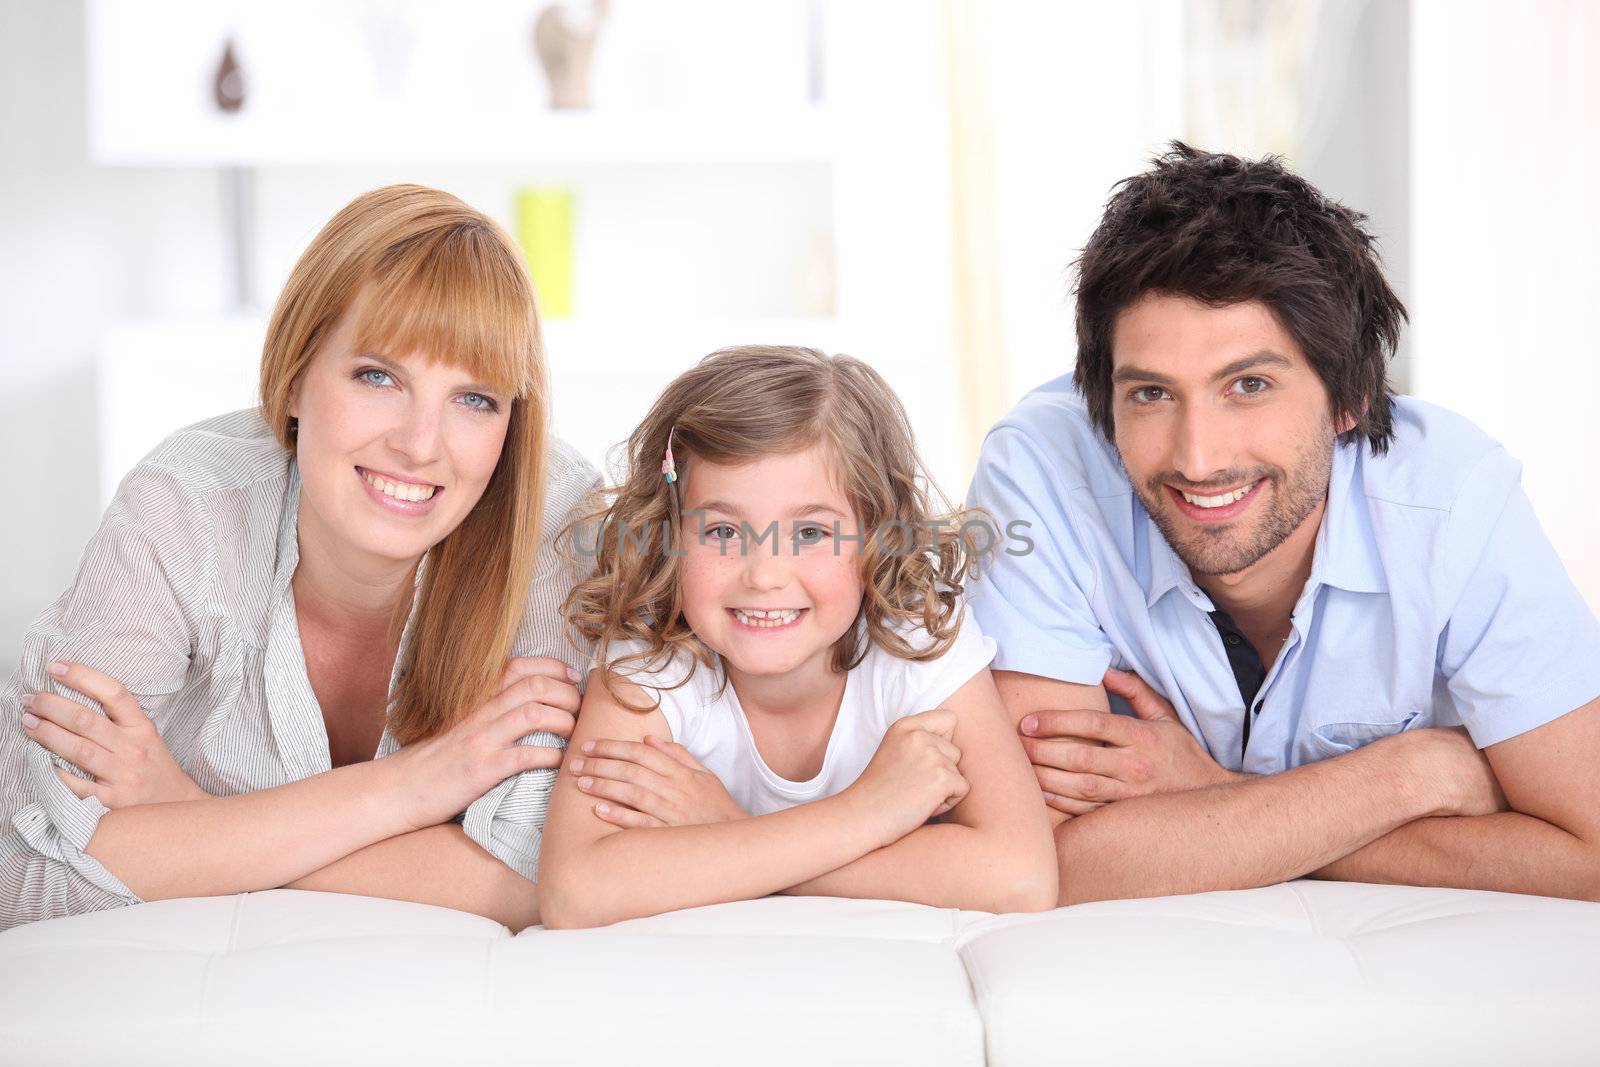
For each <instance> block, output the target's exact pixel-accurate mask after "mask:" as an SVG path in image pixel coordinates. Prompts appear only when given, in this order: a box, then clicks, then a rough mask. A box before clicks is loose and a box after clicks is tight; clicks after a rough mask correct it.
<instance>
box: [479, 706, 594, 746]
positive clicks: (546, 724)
mask: <svg viewBox="0 0 1600 1067" xmlns="http://www.w3.org/2000/svg"><path fill="white" fill-rule="evenodd" d="M577 725H578V717H577V716H576V715H574V714H573V713H572V712H570V711H567V710H566V709H565V708H553V707H551V706H549V705H548V704H539V703H535V702H531V701H530V702H528V703H525V704H519V705H517V706H516V707H514V708H512V709H511V710H510V711H508V712H506V713H505V714H504V715H502V716H501V717H500V719H499V720H498V721H497V722H496V723H495V724H494V731H495V732H494V735H493V736H494V737H495V738H497V739H499V740H500V742H501V743H504V744H510V743H512V742H514V741H517V740H519V739H521V738H524V737H527V736H528V735H529V734H531V733H535V732H538V731H541V730H542V731H544V732H545V733H551V734H555V735H556V736H557V737H563V738H565V737H571V736H572V731H573V730H574V729H576V728H577Z"/></svg>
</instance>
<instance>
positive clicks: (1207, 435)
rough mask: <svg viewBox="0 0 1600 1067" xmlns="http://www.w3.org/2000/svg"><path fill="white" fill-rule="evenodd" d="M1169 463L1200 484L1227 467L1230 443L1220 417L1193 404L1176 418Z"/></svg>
mask: <svg viewBox="0 0 1600 1067" xmlns="http://www.w3.org/2000/svg"><path fill="white" fill-rule="evenodd" d="M1175 432H1176V438H1175V440H1174V441H1173V451H1172V465H1173V467H1174V469H1175V470H1176V471H1177V472H1178V474H1179V476H1181V477H1182V478H1183V479H1184V480H1185V481H1187V482H1189V483H1190V484H1192V485H1202V484H1204V483H1205V482H1206V481H1208V480H1209V479H1211V478H1213V477H1215V476H1216V475H1217V474H1219V473H1220V472H1222V471H1225V470H1227V469H1228V463H1229V458H1230V455H1231V447H1232V446H1231V445H1230V444H1229V441H1228V428H1227V427H1226V426H1225V425H1224V424H1223V420H1221V419H1218V418H1217V417H1216V416H1215V415H1214V414H1213V413H1211V412H1208V411H1206V410H1204V409H1203V408H1201V407H1198V406H1196V405H1190V406H1189V407H1187V408H1185V409H1184V411H1183V414H1182V415H1181V416H1180V417H1179V419H1178V424H1177V428H1176V431H1175Z"/></svg>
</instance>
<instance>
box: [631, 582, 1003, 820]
mask: <svg viewBox="0 0 1600 1067" xmlns="http://www.w3.org/2000/svg"><path fill="white" fill-rule="evenodd" d="M899 632H900V633H901V634H902V635H904V636H906V638H907V640H908V642H909V643H910V644H911V645H912V647H914V648H923V647H926V646H927V645H928V644H929V643H930V642H929V639H928V634H927V631H926V630H925V629H923V628H922V627H921V626H911V627H902V628H901V629H900V631H899ZM613 647H614V650H615V651H614V652H613V658H615V657H619V656H622V655H626V654H629V653H632V652H639V651H643V646H641V645H636V644H632V643H623V644H618V645H616V646H613ZM994 654H995V643H994V641H992V640H991V639H989V638H987V637H985V636H983V632H982V631H981V630H979V629H978V624H977V622H976V621H975V620H974V619H973V617H972V613H971V612H970V611H969V612H967V613H966V617H965V618H964V619H963V620H962V624H961V628H960V630H959V631H958V632H957V635H956V640H955V643H954V644H952V645H951V647H950V648H949V650H947V651H946V652H945V654H944V655H942V656H940V657H939V658H938V659H935V660H926V661H922V662H918V661H915V660H908V659H900V658H899V657H897V656H895V655H893V654H892V653H890V652H888V651H887V650H885V649H883V648H880V647H879V646H877V645H873V646H871V647H870V648H869V649H868V650H867V654H866V655H865V656H864V657H863V658H862V660H861V662H860V663H859V664H858V665H857V666H856V668H855V670H853V671H851V672H850V673H849V675H848V676H847V677H846V678H845V686H844V698H843V700H842V701H841V702H840V705H839V717H838V718H837V719H836V720H835V721H834V724H833V733H832V735H831V736H830V737H829V738H828V748H827V754H826V755H825V756H824V757H823V760H822V770H821V771H819V772H818V773H817V776H816V777H815V778H812V779H811V780H809V781H805V782H792V781H790V780H789V779H787V778H784V777H782V776H780V775H779V774H778V773H777V772H775V771H774V770H772V768H770V767H768V766H767V764H766V761H765V760H763V759H762V758H761V754H760V752H758V751H757V750H756V744H755V739H754V738H753V737H752V736H751V734H750V724H749V723H748V722H747V721H746V720H745V716H744V709H743V708H742V707H741V706H740V704H739V696H738V694H737V693H735V692H734V691H733V686H732V684H729V685H727V686H725V687H722V691H721V692H720V693H718V692H717V690H718V687H719V686H720V685H721V681H722V675H721V671H720V670H716V669H709V668H707V667H704V666H701V665H697V664H696V665H695V670H694V673H693V675H692V676H691V677H690V678H689V681H688V682H687V683H686V684H685V685H683V686H681V687H679V688H677V689H662V688H659V687H660V686H666V685H671V684H672V683H674V682H676V681H678V680H679V679H680V678H682V677H683V671H684V667H685V666H686V665H689V664H693V662H694V661H693V659H692V657H689V656H688V655H686V654H680V655H678V656H677V657H676V658H675V659H674V661H673V662H672V663H669V664H667V665H666V666H665V667H663V668H662V669H661V670H658V671H653V672H647V671H629V670H627V669H623V670H621V671H620V672H619V673H621V674H622V675H623V676H625V677H628V678H629V679H630V680H632V681H633V682H635V683H636V684H638V685H640V686H643V687H645V688H646V689H647V691H649V693H650V695H651V696H652V697H659V698H660V701H661V713H662V714H663V715H665V716H666V719H667V725H668V726H669V727H670V728H671V729H672V739H673V740H674V741H676V742H678V743H679V744H680V745H682V746H683V747H685V748H687V749H688V750H689V752H690V754H691V755H693V756H694V758H695V759H697V760H699V761H700V762H701V763H702V764H703V765H704V766H705V768H706V769H707V770H709V771H711V772H712V773H713V774H715V775H716V776H717V777H718V778H719V779H721V780H722V784H723V785H724V786H726V787H727V790H728V792H729V793H730V794H731V795H732V796H733V799H734V800H737V801H738V802H739V806H740V807H742V808H744V810H745V811H747V812H749V813H750V814H751V815H766V814H768V813H770V812H774V811H781V810H783V809H785V808H790V807H793V806H794V805H796V804H804V803H806V802H808V801H812V800H820V799H821V798H823V797H827V796H832V795H833V794H835V793H838V792H839V791H841V790H843V789H844V788H845V787H846V786H848V785H850V784H851V783H852V782H854V781H855V780H856V779H857V778H859V777H860V776H861V772H862V771H864V770H866V768H867V764H868V763H869V762H871V760H872V756H873V753H875V752H877V751H878V744H879V742H881V741H882V740H883V736H884V734H886V733H888V731H889V727H890V726H891V725H893V724H894V722H895V721H896V720H898V719H901V718H904V717H905V716H907V715H915V714H917V713H918V712H922V711H931V710H933V709H934V708H937V707H938V706H939V705H940V704H941V703H942V702H943V701H945V700H946V699H948V698H949V697H950V696H951V694H953V693H954V692H955V691H956V690H958V689H960V688H961V687H962V686H963V685H965V684H966V683H967V682H968V681H970V680H971V679H972V676H973V675H975V674H977V673H978V672H979V671H981V670H983V669H984V668H985V667H987V666H988V665H989V661H990V660H992V659H993V658H994Z"/></svg>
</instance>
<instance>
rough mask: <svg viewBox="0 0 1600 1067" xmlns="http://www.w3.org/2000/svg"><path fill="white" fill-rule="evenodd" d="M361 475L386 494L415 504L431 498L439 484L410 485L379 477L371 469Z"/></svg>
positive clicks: (369, 483) (368, 482)
mask: <svg viewBox="0 0 1600 1067" xmlns="http://www.w3.org/2000/svg"><path fill="white" fill-rule="evenodd" d="M361 476H362V477H363V478H365V479H366V480H367V484H368V485H370V486H372V487H373V488H374V489H376V490H377V491H378V492H380V493H382V494H383V495H384V496H388V497H393V498H394V499H396V500H408V501H410V502H411V503H413V504H419V503H421V502H422V501H424V500H427V499H429V498H431V497H432V496H433V494H434V491H435V490H436V489H437V488H438V486H433V485H408V484H406V483H404V482H391V481H389V479H387V478H380V477H378V476H377V475H376V474H373V473H372V472H371V471H362V472H361Z"/></svg>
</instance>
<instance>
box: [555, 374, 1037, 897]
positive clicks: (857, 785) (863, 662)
mask: <svg viewBox="0 0 1600 1067" xmlns="http://www.w3.org/2000/svg"><path fill="white" fill-rule="evenodd" d="M628 448H629V452H630V460H631V464H632V469H631V473H630V476H629V477H628V479H627V481H626V482H625V483H624V484H623V485H621V486H620V487H617V488H616V489H614V490H611V493H613V494H614V496H615V499H614V500H613V501H612V502H611V504H610V505H609V506H607V507H601V508H598V509H597V510H596V511H594V512H593V513H592V514H591V515H590V516H589V520H590V521H589V522H587V523H584V524H581V525H579V526H577V527H575V528H574V529H573V530H572V537H573V542H574V544H575V545H576V546H577V548H578V549H579V550H580V551H582V552H585V553H592V554H593V555H594V556H595V560H596V570H595V573H594V575H593V577H591V578H590V579H589V580H587V581H585V582H582V583H580V584H579V585H578V586H577V587H575V588H574V590H573V593H572V596H571V597H570V598H569V600H568V602H567V613H568V618H569V619H570V620H571V622H572V623H573V626H574V628H575V629H576V630H577V632H578V633H579V634H580V635H581V636H582V637H583V638H585V639H587V640H590V641H593V642H595V643H596V646H597V648H596V663H597V664H598V669H597V670H595V671H594V672H593V673H592V674H591V675H590V684H589V686H588V691H587V694H586V695H585V697H584V701H583V707H582V710H581V712H580V714H579V721H578V726H577V729H576V731H575V733H574V735H573V745H572V748H571V749H570V751H569V755H568V757H567V762H566V765H565V768H564V771H563V773H562V774H560V775H559V777H558V778H557V783H556V787H555V790H554V793H553V796H552V801H551V809H550V816H549V819H548V822H547V823H546V826H545V833H544V840H543V844H542V849H543V855H544V865H543V868H542V872H541V873H542V880H541V887H540V888H541V914H542V916H543V919H544V922H545V923H546V925H548V926H556V927H564V926H593V925H600V924H604V923H611V922H616V921H618V920H622V919H628V918H634V917H638V916H643V915H651V914H655V913H658V912H663V911H669V910H672V909H675V908H688V907H695V906H698V905H703V904H713V903H719V902H722V901H729V900H742V899H749V898H753V897H760V896H765V895H767V894H769V893H776V892H790V893H807V894H817V895H827V896H851V897H887V898H898V899H902V900H909V901H916V902H921V903H925V904H930V905H936V906H941V907H960V908H971V909H978V910H985V911H997V912H998V911H1023V910H1040V909H1044V908H1048V907H1052V906H1053V905H1054V904H1055V896H1056V874H1055V870H1056V868H1055V853H1054V846H1053V842H1052V839H1051V833H1050V827H1049V822H1048V818H1047V815H1046V812H1045V808H1044V804H1043V802H1042V800H1041V798H1040V794H1039V787H1038V784H1037V782H1036V780H1035V778H1034V776H1033V772H1032V769H1031V768H1030V766H1029V763H1028V759H1027V756H1026V754H1025V753H1024V752H1023V750H1022V748H1021V746H1020V745H1019V744H1018V742H1017V739H1016V736H1015V731H1014V729H1013V727H1012V724H1011V722H1010V720H1009V719H1008V718H1007V716H1006V713H1005V711H1004V708H1003V706H1002V704H1001V702H1000V698H999V696H998V694H997V693H996V692H995V688H994V683H993V682H992V680H991V679H990V676H989V671H988V664H989V661H990V659H991V658H992V657H993V655H994V644H993V642H991V641H989V640H987V639H986V638H984V637H983V636H982V635H981V634H980V633H979V632H978V630H977V628H976V625H975V624H974V623H973V622H972V621H971V619H970V618H969V617H967V615H966V613H965V611H964V610H963V606H962V602H961V599H960V592H961V582H962V580H963V579H964V578H965V576H966V574H967V571H968V570H969V568H970V567H971V566H972V564H973V549H974V543H975V541H976V540H977V538H975V537H973V536H972V533H973V527H974V526H975V524H976V523H977V521H978V516H977V515H976V514H974V513H970V512H958V513H956V514H953V515H941V516H935V515H933V514H931V508H930V506H929V501H928V497H927V494H926V493H925V492H924V490H923V489H922V487H921V484H920V482H919V465H918V462H917V459H916V455H915V451H914V446H913V443H912V436H911V429H910V425H909V423H908V422H907V419H906V415H905V411H904V409H903V408H902V407H901V405H900V402H899V400H898V399H897V398H896V397H895V395H894V393H893V392H892V391H891V390H890V389H889V387H888V385H887V384H886V383H885V382H884V381H883V379H882V378H880V377H879V376H878V375H877V374H876V373H875V372H874V371H873V370H872V369H871V368H869V367H867V366H866V365H865V364H863V363H861V362H860V361H858V360H854V359H851V358H849V357H845V356H834V357H828V356H824V355H822V354H821V353H819V352H815V351H812V350H810V349H799V348H767V347H751V348H735V349H726V350H723V351H721V352H717V353H714V354H713V355H711V356H709V357H707V358H706V359H705V360H703V361H701V363H700V364H699V365H698V366H696V367H695V368H694V369H693V370H691V371H689V372H688V373H686V374H684V375H683V376H682V377H680V378H679V379H678V380H677V381H676V382H674V383H673V384H672V385H670V386H669V387H668V388H667V390H666V392H665V393H663V395H662V396H661V398H660V399H659V400H658V401H657V402H656V404H655V406H654V408H653V409H652V410H651V411H650V413H649V415H648V416H647V418H646V419H645V422H644V424H643V425H642V426H640V427H639V429H638V430H636V431H635V432H634V433H633V435H632V436H631V437H630V438H629V442H628ZM593 520H600V521H599V527H598V529H596V528H595V526H594V525H592V523H593ZM936 816H937V817H941V818H938V819H937V821H931V820H934V819H935V817H936Z"/></svg>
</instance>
